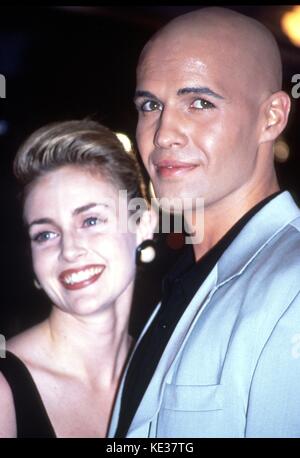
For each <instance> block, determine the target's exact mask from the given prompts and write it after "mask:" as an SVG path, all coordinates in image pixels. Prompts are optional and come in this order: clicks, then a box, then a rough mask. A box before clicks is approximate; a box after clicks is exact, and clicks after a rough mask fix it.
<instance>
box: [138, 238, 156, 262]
mask: <svg viewBox="0 0 300 458" xmlns="http://www.w3.org/2000/svg"><path fill="white" fill-rule="evenodd" d="M155 256H156V250H155V243H154V241H153V240H151V239H147V240H144V241H143V242H142V243H141V244H140V245H139V246H138V247H137V249H136V256H135V260H136V264H137V265H141V264H148V263H150V262H152V261H153V260H154V259H155Z"/></svg>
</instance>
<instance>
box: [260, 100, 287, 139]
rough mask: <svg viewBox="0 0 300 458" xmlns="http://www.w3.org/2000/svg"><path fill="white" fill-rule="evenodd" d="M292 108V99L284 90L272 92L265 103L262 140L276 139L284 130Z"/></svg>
mask: <svg viewBox="0 0 300 458" xmlns="http://www.w3.org/2000/svg"><path fill="white" fill-rule="evenodd" d="M290 108H291V100H290V98H289V96H288V94H287V93H286V92H284V91H278V92H275V93H274V94H272V95H271V96H270V97H269V98H268V100H267V101H266V103H265V108H264V125H263V128H262V131H261V137H260V142H261V143H264V142H268V141H274V140H276V138H277V137H279V135H280V134H281V132H282V131H283V130H284V128H285V126H286V124H287V121H288V117H289V112H290Z"/></svg>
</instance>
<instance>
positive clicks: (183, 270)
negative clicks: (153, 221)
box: [115, 192, 280, 437]
mask: <svg viewBox="0 0 300 458" xmlns="http://www.w3.org/2000/svg"><path fill="white" fill-rule="evenodd" d="M279 193H280V192H277V193H275V194H272V195H271V196H269V197H267V198H266V199H264V200H263V201H261V202H260V203H258V204H257V205H256V206H255V207H253V208H252V209H251V210H249V211H248V212H247V213H246V214H245V215H244V216H243V217H242V218H241V219H240V220H239V221H238V222H237V223H236V224H235V225H234V226H233V227H232V228H231V229H230V230H229V231H228V232H227V233H226V234H225V235H224V237H223V238H222V239H221V240H220V241H219V242H218V243H217V244H216V245H215V246H214V247H213V248H212V249H211V250H210V251H209V252H207V253H206V254H205V255H204V256H203V257H202V258H201V259H200V260H199V261H198V262H195V258H194V253H193V247H192V245H187V246H186V249H185V252H184V253H183V255H182V256H181V257H180V258H179V260H178V262H177V263H176V264H175V267H174V268H173V269H172V270H171V272H170V273H169V274H168V275H167V276H166V277H165V278H164V280H163V293H162V302H161V306H160V309H159V311H158V313H157V315H156V317H155V318H154V320H153V322H152V323H151V325H150V326H149V329H148V330H147V332H146V333H145V335H144V337H143V338H142V340H141V342H140V344H139V346H138V347H137V349H136V351H135V353H134V355H133V357H132V360H131V363H130V366H129V368H128V371H127V375H126V379H125V383H124V390H123V395H122V402H121V409H120V418H119V423H118V427H117V430H116V434H115V437H125V436H126V434H127V431H128V428H129V426H130V423H131V421H132V419H133V417H134V414H135V412H136V410H137V408H138V406H139V404H140V402H141V400H142V397H143V395H144V393H145V391H146V389H147V387H148V385H149V382H150V380H151V378H152V376H153V374H154V371H155V369H156V367H157V364H158V362H159V360H160V357H161V355H162V354H163V352H164V349H165V347H166V345H167V343H168V341H169V339H170V337H171V335H172V333H173V331H174V329H175V327H176V325H177V323H178V321H179V320H180V318H181V316H182V315H183V313H184V311H185V309H186V307H187V306H188V304H189V303H190V301H191V300H192V298H193V296H194V295H195V294H196V292H197V291H198V289H199V287H200V286H201V284H202V283H203V282H204V280H205V279H206V278H207V276H208V275H209V273H210V272H211V270H212V269H213V267H214V266H215V264H216V263H217V261H218V259H219V258H220V257H221V255H222V254H223V253H224V251H225V250H226V248H227V247H228V246H229V245H230V244H231V243H232V242H233V240H234V239H235V238H236V237H237V235H238V234H239V233H240V232H241V230H242V229H243V227H244V226H245V225H246V224H247V222H248V221H249V220H250V219H251V218H252V217H253V216H254V215H255V214H256V213H257V212H258V211H259V210H261V208H262V207H264V206H265V205H266V204H267V203H268V202H269V201H270V200H272V199H273V198H274V197H275V196H277V195H278V194H279Z"/></svg>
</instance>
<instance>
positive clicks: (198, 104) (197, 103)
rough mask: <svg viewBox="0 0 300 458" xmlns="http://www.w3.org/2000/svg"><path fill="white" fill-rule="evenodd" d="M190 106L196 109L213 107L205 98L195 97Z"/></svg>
mask: <svg viewBox="0 0 300 458" xmlns="http://www.w3.org/2000/svg"><path fill="white" fill-rule="evenodd" d="M192 108H196V109H197V110H205V109H208V108H215V105H214V104H213V103H211V102H209V101H208V100H205V99H196V100H194V101H193V103H192Z"/></svg>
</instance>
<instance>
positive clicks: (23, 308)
mask: <svg viewBox="0 0 300 458" xmlns="http://www.w3.org/2000/svg"><path fill="white" fill-rule="evenodd" d="M200 6H204V5H199V7H200ZM228 7H229V8H231V9H235V10H237V11H240V12H242V13H245V14H247V15H249V16H252V17H254V18H256V19H258V20H260V21H261V22H263V23H264V24H265V25H266V26H268V27H269V28H270V29H271V30H272V32H273V33H274V34H275V36H276V38H277V40H278V43H279V46H280V49H281V53H282V58H283V64H284V89H285V90H286V91H287V92H288V93H289V94H290V95H292V88H293V86H294V85H295V83H292V77H293V75H295V74H300V48H299V47H297V46H296V45H294V44H292V43H291V42H290V40H289V39H288V38H287V36H286V35H285V34H284V33H283V31H282V29H281V18H282V17H283V15H284V14H285V13H286V12H288V11H290V10H292V8H293V7H292V6H286V5H276V6H237V5H233V6H230V5H228ZM196 8H198V7H196V6H152V7H151V6H148V7H144V6H143V7H142V6H137V7H132V6H130V7H129V6H123V7H120V6H114V7H113V6H111V7H109V6H106V7H102V6H93V7H81V6H76V7H75V6H74V7H61V6H60V7H54V6H53V7H50V6H48V7H23V8H22V7H16V6H14V7H0V18H1V22H0V74H2V75H4V76H5V78H6V98H1V99H0V180H1V181H0V187H1V189H0V199H1V210H0V211H1V225H0V226H1V233H0V244H1V245H0V250H1V261H2V262H3V266H2V267H1V298H0V334H3V335H5V336H6V337H7V338H8V337H9V336H11V335H13V334H15V333H16V332H19V331H20V330H22V329H24V328H26V327H27V326H30V325H31V324H34V323H36V322H37V321H39V320H41V319H42V318H43V317H44V316H45V315H46V314H47V313H48V309H49V304H48V301H47V299H46V298H45V297H44V295H43V293H42V292H40V291H38V290H36V289H35V288H34V286H33V273H32V270H31V263H30V254H29V250H28V243H27V239H26V237H25V234H24V232H23V228H22V218H21V206H20V204H19V203H18V200H17V193H18V188H17V186H16V183H15V181H14V178H13V176H12V171H11V169H12V160H13V157H14V155H15V152H16V150H17V148H18V146H19V145H20V143H21V142H22V141H23V140H24V139H25V137H26V136H27V135H28V134H29V133H31V132H32V131H33V130H35V129H36V128H38V127H40V126H41V125H43V124H45V123H48V122H51V121H57V120H66V119H71V118H82V117H85V116H87V115H90V116H93V117H96V119H98V120H99V121H100V122H102V123H103V124H105V125H107V126H108V127H110V128H112V129H113V130H115V131H119V132H123V133H125V134H127V135H128V136H129V137H130V138H131V140H132V141H134V133H135V124H136V113H135V109H134V107H133V103H132V96H133V93H134V88H135V66H136V62H137V59H138V55H139V52H140V51H141V49H142V47H143V45H144V44H145V42H146V41H147V40H148V38H149V37H150V36H151V35H152V34H153V33H154V32H155V31H156V30H157V29H158V28H159V27H160V26H162V25H163V24H164V23H166V22H168V21H169V20H170V19H171V18H172V17H175V16H177V15H179V14H183V13H185V12H188V11H191V10H193V9H196ZM298 27H299V30H300V25H299V26H298ZM257 71H259V69H257ZM299 81H300V75H299ZM298 93H299V96H300V89H299V90H298ZM299 116H300V99H298V98H292V113H291V118H290V122H289V126H288V128H287V129H286V131H285V132H284V135H283V137H282V138H281V139H280V143H278V149H277V150H276V156H277V160H276V167H277V171H278V175H279V179H280V183H281V185H282V187H284V188H287V189H289V190H290V191H291V192H292V193H293V195H294V196H295V198H296V199H297V201H298V203H299V201H300V183H299V179H298V173H299V170H300V167H299V166H300V158H299V153H298V151H299V149H300V129H299V121H298V119H299ZM182 240H183V238H182V237H180V235H176V234H175V235H174V234H170V235H168V236H158V237H157V244H158V251H159V255H158V256H157V258H156V260H155V261H154V262H153V263H152V264H151V265H149V266H147V267H145V268H142V269H140V271H139V273H138V278H137V286H136V291H135V298H134V305H133V316H134V319H133V321H132V325H131V326H132V332H133V333H138V332H139V329H140V328H141V326H142V325H143V323H144V321H145V319H146V318H147V316H148V315H149V313H150V311H151V310H152V308H153V306H154V305H155V303H156V302H157V301H158V299H159V297H160V287H161V286H160V285H161V278H162V276H163V274H164V272H165V271H166V270H167V269H168V268H169V266H170V265H171V264H173V263H174V262H175V260H176V259H177V257H178V255H179V254H180V252H181V250H182Z"/></svg>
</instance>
